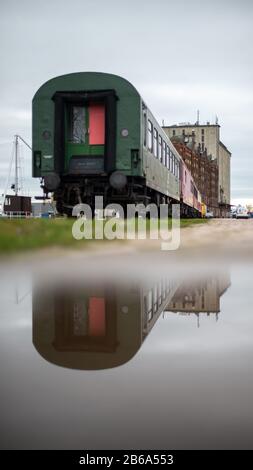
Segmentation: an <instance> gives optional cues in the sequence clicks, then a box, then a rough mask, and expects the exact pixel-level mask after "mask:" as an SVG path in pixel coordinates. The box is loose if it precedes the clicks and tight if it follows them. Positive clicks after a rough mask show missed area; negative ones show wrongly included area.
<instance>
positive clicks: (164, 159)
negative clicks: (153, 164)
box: [162, 141, 166, 166]
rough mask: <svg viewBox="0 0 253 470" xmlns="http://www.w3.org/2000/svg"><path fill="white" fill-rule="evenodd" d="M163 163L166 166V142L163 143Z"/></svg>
mask: <svg viewBox="0 0 253 470" xmlns="http://www.w3.org/2000/svg"><path fill="white" fill-rule="evenodd" d="M162 163H163V165H164V166H165V165H166V142H165V141H163V159H162Z"/></svg>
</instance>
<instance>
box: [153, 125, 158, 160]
mask: <svg viewBox="0 0 253 470" xmlns="http://www.w3.org/2000/svg"><path fill="white" fill-rule="evenodd" d="M154 156H155V157H158V132H157V130H156V128H154Z"/></svg>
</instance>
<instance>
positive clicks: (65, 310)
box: [33, 275, 230, 370]
mask: <svg viewBox="0 0 253 470" xmlns="http://www.w3.org/2000/svg"><path fill="white" fill-rule="evenodd" d="M229 285H230V280H229V276H219V275H218V276H217V277H212V278H208V279H202V280H201V281H199V282H197V281H196V282H195V283H191V284H190V283H188V282H184V281H182V280H181V281H179V280H172V279H161V280H159V281H157V282H154V283H153V284H152V285H145V286H139V285H137V284H135V283H134V282H132V283H128V284H127V285H126V284H124V285H115V284H114V285H109V284H108V285H100V286H98V285H96V286H94V285H87V283H82V284H80V283H79V284H78V286H75V287H73V288H71V289H70V288H69V286H61V288H56V287H55V288H52V287H51V288H47V287H45V286H44V287H40V286H39V285H38V286H37V287H36V288H34V289H33V342H34V346H35V347H36V349H37V350H38V352H39V353H40V354H41V355H42V356H43V357H44V358H45V359H47V360H48V361H49V362H52V363H54V364H57V365H60V366H63V367H69V368H73V369H85V370H96V369H107V368H110V367H116V366H119V365H122V364H124V363H126V362H127V361H129V360H130V359H131V358H132V357H133V356H134V355H135V354H136V353H137V351H138V350H139V349H140V347H141V345H142V343H143V341H144V340H145V338H146V337H147V335H148V334H149V332H150V331H151V330H152V328H153V326H154V324H155V323H156V321H157V319H158V318H159V316H160V314H161V313H162V312H164V311H171V312H181V313H184V314H190V313H195V314H196V315H198V316H199V314H200V312H207V313H208V314H209V313H215V314H218V312H219V311H220V297H221V295H222V294H223V292H224V291H225V290H226V288H227V287H228V286H229Z"/></svg>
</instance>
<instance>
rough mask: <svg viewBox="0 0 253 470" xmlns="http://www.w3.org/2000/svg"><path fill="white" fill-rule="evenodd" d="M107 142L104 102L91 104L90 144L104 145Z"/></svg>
mask: <svg viewBox="0 0 253 470" xmlns="http://www.w3.org/2000/svg"><path fill="white" fill-rule="evenodd" d="M104 143H105V107H104V105H103V104H99V103H94V104H90V105H89V144H90V145H104Z"/></svg>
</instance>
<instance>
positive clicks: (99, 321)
mask: <svg viewBox="0 0 253 470" xmlns="http://www.w3.org/2000/svg"><path fill="white" fill-rule="evenodd" d="M105 334H106V323H105V299H104V298H102V297H90V299H89V336H105Z"/></svg>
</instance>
